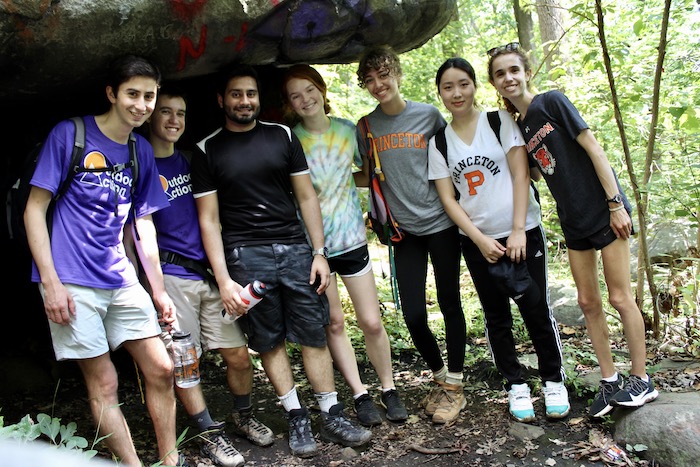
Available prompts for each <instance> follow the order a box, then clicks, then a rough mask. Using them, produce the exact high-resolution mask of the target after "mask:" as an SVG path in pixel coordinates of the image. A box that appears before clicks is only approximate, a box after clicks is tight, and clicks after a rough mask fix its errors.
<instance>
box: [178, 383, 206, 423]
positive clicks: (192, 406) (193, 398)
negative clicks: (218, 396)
mask: <svg viewBox="0 0 700 467" xmlns="http://www.w3.org/2000/svg"><path fill="white" fill-rule="evenodd" d="M175 392H176V393H177V398H178V399H180V402H181V403H182V406H183V407H184V408H185V412H187V415H189V416H193V415H196V414H198V413H202V412H203V411H204V409H206V408H207V403H206V402H205V401H204V393H203V392H202V386H201V385H200V384H198V385H196V386H192V387H191V388H180V387H177V386H175Z"/></svg>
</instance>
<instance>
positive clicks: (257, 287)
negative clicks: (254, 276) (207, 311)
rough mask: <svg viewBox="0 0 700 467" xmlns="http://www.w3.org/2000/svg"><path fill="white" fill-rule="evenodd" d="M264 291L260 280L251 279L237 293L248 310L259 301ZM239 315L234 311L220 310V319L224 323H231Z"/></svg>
mask: <svg viewBox="0 0 700 467" xmlns="http://www.w3.org/2000/svg"><path fill="white" fill-rule="evenodd" d="M266 292H267V288H265V284H263V283H262V282H260V281H253V282H251V283H250V284H248V285H246V286H245V287H243V288H242V289H241V291H240V292H239V295H240V297H241V300H242V301H243V303H244V304H245V305H247V309H248V310H250V309H251V308H253V307H254V306H255V305H257V304H258V303H260V300H262V299H263V297H264V296H265V293H266ZM240 316H241V315H239V314H236V313H234V314H229V313H227V312H226V310H221V319H222V320H223V321H224V323H227V324H231V323H233V322H234V321H236V320H237V319H238V318H240Z"/></svg>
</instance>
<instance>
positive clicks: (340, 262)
mask: <svg viewBox="0 0 700 467" xmlns="http://www.w3.org/2000/svg"><path fill="white" fill-rule="evenodd" d="M328 266H330V268H331V273H334V272H336V273H338V274H339V275H340V277H357V276H364V275H365V274H367V273H368V272H369V271H371V270H372V261H371V260H370V259H369V250H368V249H367V245H362V246H361V247H359V248H355V249H354V250H350V251H347V252H345V253H343V254H340V255H338V256H333V257H331V258H328Z"/></svg>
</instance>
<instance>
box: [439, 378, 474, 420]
mask: <svg viewBox="0 0 700 467" xmlns="http://www.w3.org/2000/svg"><path fill="white" fill-rule="evenodd" d="M466 406H467V398H466V397H464V385H463V384H461V383H460V384H447V383H442V384H441V385H440V393H439V395H438V398H437V399H436V408H435V412H434V413H433V423H439V424H443V423H448V422H451V421H452V420H454V419H455V418H457V417H458V416H459V412H460V411H461V410H462V409H463V408H464V407H466Z"/></svg>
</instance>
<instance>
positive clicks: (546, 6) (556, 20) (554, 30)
mask: <svg viewBox="0 0 700 467" xmlns="http://www.w3.org/2000/svg"><path fill="white" fill-rule="evenodd" d="M537 16H538V17H539V22H540V39H541V40H542V47H543V52H544V64H545V67H546V70H547V73H548V74H549V73H550V72H551V71H552V68H553V67H554V64H556V63H561V62H562V61H565V60H564V58H565V57H561V56H560V55H561V51H560V48H559V43H560V40H561V38H562V37H563V36H564V32H565V28H564V9H563V8H562V7H561V6H560V5H559V3H558V1H557V0H537Z"/></svg>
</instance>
